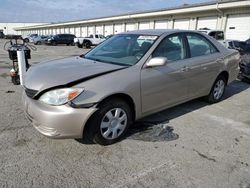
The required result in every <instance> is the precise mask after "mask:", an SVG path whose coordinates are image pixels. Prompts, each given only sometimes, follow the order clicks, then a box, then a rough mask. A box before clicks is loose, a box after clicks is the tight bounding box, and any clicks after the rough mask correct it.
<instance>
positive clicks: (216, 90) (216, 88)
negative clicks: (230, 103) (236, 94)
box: [206, 75, 226, 103]
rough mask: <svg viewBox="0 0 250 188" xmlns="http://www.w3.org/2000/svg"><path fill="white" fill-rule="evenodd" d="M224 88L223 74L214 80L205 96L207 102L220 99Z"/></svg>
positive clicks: (214, 101) (215, 101)
mask: <svg viewBox="0 0 250 188" xmlns="http://www.w3.org/2000/svg"><path fill="white" fill-rule="evenodd" d="M225 88H226V79H225V77H224V76H222V75H221V76H219V77H218V78H217V79H216V80H215V82H214V85H213V87H212V89H211V91H210V93H209V95H208V96H207V97H206V100H207V101H208V102H209V103H217V102H219V101H221V99H222V97H223V95H224V92H225Z"/></svg>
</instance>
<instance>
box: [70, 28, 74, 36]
mask: <svg viewBox="0 0 250 188" xmlns="http://www.w3.org/2000/svg"><path fill="white" fill-rule="evenodd" d="M69 32H70V34H73V35H74V34H75V28H74V27H71V28H70V30H69Z"/></svg>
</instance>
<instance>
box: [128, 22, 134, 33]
mask: <svg viewBox="0 0 250 188" xmlns="http://www.w3.org/2000/svg"><path fill="white" fill-rule="evenodd" d="M133 30H135V24H134V23H127V24H126V31H133Z"/></svg>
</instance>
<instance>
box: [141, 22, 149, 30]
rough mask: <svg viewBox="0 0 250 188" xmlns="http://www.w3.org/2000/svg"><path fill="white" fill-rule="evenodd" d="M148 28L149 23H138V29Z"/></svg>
mask: <svg viewBox="0 0 250 188" xmlns="http://www.w3.org/2000/svg"><path fill="white" fill-rule="evenodd" d="M149 28H150V25H149V22H140V23H139V29H140V30H142V29H149Z"/></svg>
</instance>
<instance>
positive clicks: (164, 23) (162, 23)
mask: <svg viewBox="0 0 250 188" xmlns="http://www.w3.org/2000/svg"><path fill="white" fill-rule="evenodd" d="M155 29H168V20H161V21H155Z"/></svg>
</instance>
